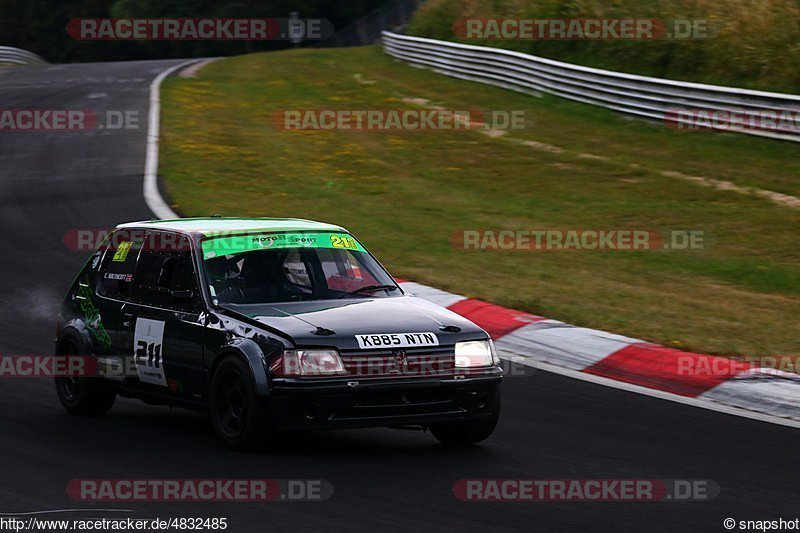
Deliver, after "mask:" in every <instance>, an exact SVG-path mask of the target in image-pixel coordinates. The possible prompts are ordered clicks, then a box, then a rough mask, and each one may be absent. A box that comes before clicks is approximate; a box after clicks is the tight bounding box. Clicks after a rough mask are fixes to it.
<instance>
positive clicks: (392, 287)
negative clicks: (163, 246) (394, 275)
mask: <svg viewBox="0 0 800 533" xmlns="http://www.w3.org/2000/svg"><path fill="white" fill-rule="evenodd" d="M396 290H397V286H396V285H364V286H363V287H359V288H357V289H356V290H354V291H350V292H348V293H347V294H345V295H343V296H342V298H344V297H346V296H354V295H356V294H360V293H362V292H372V291H396Z"/></svg>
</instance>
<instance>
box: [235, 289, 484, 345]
mask: <svg viewBox="0 0 800 533" xmlns="http://www.w3.org/2000/svg"><path fill="white" fill-rule="evenodd" d="M225 307H226V308H227V309H229V310H231V311H233V312H235V313H238V314H240V315H244V316H246V317H248V318H250V319H251V320H256V321H258V322H259V323H261V324H264V325H266V326H268V327H270V328H274V329H278V330H280V331H282V332H284V333H286V334H287V335H289V336H290V337H292V339H293V340H294V342H295V344H296V345H297V346H300V347H303V346H325V347H335V348H337V349H339V350H344V351H347V350H359V349H366V348H365V347H364V346H363V345H361V344H359V341H358V338H357V336H359V335H369V334H391V333H395V334H416V333H433V334H435V336H436V339H437V341H438V343H439V345H441V346H448V345H453V344H455V343H456V342H459V341H462V340H476V339H481V338H486V337H487V334H486V332H484V331H483V330H482V329H481V328H479V327H478V326H476V325H475V324H473V323H472V322H470V321H469V320H467V319H466V318H464V317H462V316H460V315H458V314H456V313H454V312H452V311H449V310H447V309H445V308H444V307H440V306H438V305H436V304H433V303H431V302H428V301H426V300H423V299H421V298H417V297H414V296H398V297H394V298H357V299H346V300H315V301H310V302H288V303H277V304H227V305H225ZM448 326H449V327H448ZM457 330H458V331H457ZM403 338H404V337H401V340H402V339H403ZM417 338H419V337H417ZM428 338H430V337H428ZM362 342H363V341H362ZM409 347H411V346H409Z"/></svg>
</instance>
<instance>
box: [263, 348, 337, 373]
mask: <svg viewBox="0 0 800 533" xmlns="http://www.w3.org/2000/svg"><path fill="white" fill-rule="evenodd" d="M273 370H275V373H276V374H277V375H280V376H336V375H340V374H347V371H346V370H345V368H344V364H342V358H341V357H339V353H338V352H337V351H336V350H285V351H284V352H283V355H282V356H281V358H280V362H279V363H278V364H277V365H275V367H274V368H273Z"/></svg>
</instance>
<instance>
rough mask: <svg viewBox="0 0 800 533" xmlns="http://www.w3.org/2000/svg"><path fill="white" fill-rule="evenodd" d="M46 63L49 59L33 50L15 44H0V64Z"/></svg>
mask: <svg viewBox="0 0 800 533" xmlns="http://www.w3.org/2000/svg"><path fill="white" fill-rule="evenodd" d="M46 63H47V61H45V60H44V59H42V58H41V57H39V56H37V55H36V54H34V53H33V52H28V51H27V50H22V49H21V48H14V47H13V46H0V65H44V64H46Z"/></svg>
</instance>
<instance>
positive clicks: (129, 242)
mask: <svg viewBox="0 0 800 533" xmlns="http://www.w3.org/2000/svg"><path fill="white" fill-rule="evenodd" d="M141 236H143V233H142V234H140V237H141ZM140 248H141V238H139V239H138V240H137V239H136V238H135V237H134V235H132V234H131V233H130V232H125V231H119V230H117V231H115V232H113V233H112V234H111V235H110V236H109V238H108V240H107V241H106V243H105V244H104V245H103V253H102V256H101V257H102V258H101V260H100V265H99V268H98V270H97V275H96V277H95V279H94V286H92V287H89V285H88V284H89V280H88V278H87V279H79V280H78V283H79V284H80V288H79V291H78V294H79V296H78V298H84V299H86V298H90V295H94V297H93V298H91V301H88V302H82V303H81V307H82V308H84V309H89V310H90V312H89V311H86V316H85V317H84V320H85V322H86V324H87V327H88V328H90V329H91V330H93V332H95V335H94V337H95V338H96V339H97V341H96V346H95V353H96V354H97V355H100V356H109V357H107V358H104V359H105V360H106V361H116V362H117V364H116V365H115V366H114V369H115V370H114V371H113V372H112V373H113V374H114V375H115V376H118V377H120V379H121V378H122V375H123V371H122V370H123V364H122V361H123V360H124V358H125V357H126V356H127V355H128V354H129V350H128V346H127V344H126V340H125V339H124V336H123V335H122V334H121V331H120V328H121V323H122V319H121V317H122V314H123V313H124V311H125V307H126V306H127V305H128V302H129V301H130V296H131V287H132V285H133V274H134V271H135V270H136V261H137V258H138V255H139V250H140ZM82 295H86V296H82ZM89 315H91V316H89Z"/></svg>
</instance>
